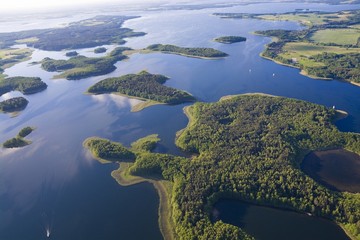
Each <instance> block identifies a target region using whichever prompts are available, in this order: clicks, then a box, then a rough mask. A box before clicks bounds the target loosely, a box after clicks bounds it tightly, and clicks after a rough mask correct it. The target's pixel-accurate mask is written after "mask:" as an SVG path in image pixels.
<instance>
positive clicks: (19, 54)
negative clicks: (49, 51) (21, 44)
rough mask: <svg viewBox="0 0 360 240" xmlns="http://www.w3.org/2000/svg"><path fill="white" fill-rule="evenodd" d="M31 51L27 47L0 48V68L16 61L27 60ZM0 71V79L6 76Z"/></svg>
mask: <svg viewBox="0 0 360 240" xmlns="http://www.w3.org/2000/svg"><path fill="white" fill-rule="evenodd" d="M32 52H33V51H32V50H30V49H29V48H7V49H0V68H1V69H3V70H4V69H6V68H10V67H12V66H14V65H15V64H17V63H20V62H23V61H27V60H29V59H30V56H31V54H32ZM1 72H2V71H0V80H1V79H4V78H5V77H6V76H5V75H4V74H2V73H1Z"/></svg>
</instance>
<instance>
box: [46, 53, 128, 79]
mask: <svg viewBox="0 0 360 240" xmlns="http://www.w3.org/2000/svg"><path fill="white" fill-rule="evenodd" d="M128 50H131V48H127V47H117V48H115V49H114V50H113V51H111V52H110V53H109V54H108V55H107V56H105V57H98V58H89V57H85V56H75V57H72V58H70V59H68V60H55V59H51V58H44V59H43V60H42V61H41V67H42V68H43V69H44V70H46V71H48V72H63V73H61V74H59V75H57V76H55V78H66V79H67V80H79V79H82V78H87V77H93V76H100V75H105V74H108V73H111V72H112V71H114V70H115V69H116V67H115V66H114V64H115V63H116V62H118V61H121V60H124V59H127V58H128V57H127V56H126V55H124V54H123V52H124V51H128Z"/></svg>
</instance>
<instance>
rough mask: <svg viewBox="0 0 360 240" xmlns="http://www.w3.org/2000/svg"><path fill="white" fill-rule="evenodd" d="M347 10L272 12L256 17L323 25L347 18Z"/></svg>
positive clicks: (307, 24)
mask: <svg viewBox="0 0 360 240" xmlns="http://www.w3.org/2000/svg"><path fill="white" fill-rule="evenodd" d="M348 16H349V13H348V12H340V13H330V14H318V13H296V14H274V15H259V16H257V18H260V19H264V20H268V21H294V22H300V23H301V24H303V25H306V26H310V27H311V26H314V25H323V24H326V23H327V22H328V21H329V20H331V21H343V20H347V18H348Z"/></svg>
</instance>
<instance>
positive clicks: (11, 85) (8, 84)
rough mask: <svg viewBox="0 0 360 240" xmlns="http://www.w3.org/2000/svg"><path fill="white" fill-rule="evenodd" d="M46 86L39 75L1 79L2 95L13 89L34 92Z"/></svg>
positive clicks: (0, 93)
mask: <svg viewBox="0 0 360 240" xmlns="http://www.w3.org/2000/svg"><path fill="white" fill-rule="evenodd" d="M46 88H47V85H46V83H44V82H43V81H41V78H38V77H10V78H5V79H2V80H0V96H1V95H3V94H5V93H7V92H11V91H19V92H21V93H23V94H34V93H38V92H41V91H43V90H45V89H46Z"/></svg>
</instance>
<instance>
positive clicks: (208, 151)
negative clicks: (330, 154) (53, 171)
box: [112, 95, 360, 239]
mask: <svg viewBox="0 0 360 240" xmlns="http://www.w3.org/2000/svg"><path fill="white" fill-rule="evenodd" d="M185 112H186V114H187V116H188V117H189V123H188V126H187V127H186V128H185V129H184V130H182V131H180V132H179V133H178V134H177V136H178V137H177V139H176V144H177V146H179V147H180V148H181V149H183V150H184V151H187V152H190V153H193V154H194V155H193V157H192V158H191V159H187V158H182V157H175V156H171V155H167V154H157V153H151V152H150V151H145V150H143V151H142V150H140V151H139V150H137V151H135V150H132V149H128V150H129V151H131V152H133V153H134V154H135V156H136V159H135V161H134V163H126V164H124V163H121V167H120V168H119V170H116V171H114V172H113V173H112V176H113V177H114V178H115V179H116V180H117V181H118V182H119V183H120V184H123V185H129V184H132V183H137V182H140V181H145V180H147V181H150V182H152V183H154V184H155V186H156V187H157V190H158V192H159V195H160V205H161V206H160V208H159V213H160V221H159V223H160V228H161V232H162V234H163V236H164V237H165V239H252V237H251V236H249V235H248V234H247V233H245V232H244V231H243V230H241V229H240V228H238V227H235V226H232V225H229V224H225V223H223V222H221V221H217V222H211V220H210V215H211V214H210V211H211V209H212V206H213V205H214V204H215V203H216V202H217V201H219V200H220V199H222V198H227V199H229V198H230V199H236V200H242V201H246V202H249V203H255V204H260V205H265V206H271V207H278V208H283V209H289V210H293V211H297V212H302V213H310V214H312V215H314V216H319V217H324V218H328V219H331V220H333V221H335V222H337V223H338V224H341V226H342V227H343V228H345V229H346V230H347V233H348V234H351V235H352V237H354V238H359V237H360V236H359V232H360V195H359V194H352V193H347V192H334V191H331V190H329V189H327V188H326V187H324V186H322V185H320V184H319V183H317V182H316V181H314V180H313V179H312V178H310V177H309V176H307V175H306V174H304V173H303V172H302V171H301V169H300V167H299V166H300V163H301V162H302V160H303V159H304V156H305V155H306V154H307V153H309V152H310V151H313V150H320V149H322V150H324V149H335V148H336V149H340V148H344V149H347V150H349V151H352V152H354V153H357V154H360V135H359V134H355V133H344V132H340V131H339V130H338V129H337V128H336V126H335V125H334V124H333V121H334V120H335V119H336V118H337V112H336V111H335V110H333V109H328V108H326V107H323V106H320V105H316V104H312V103H308V102H304V101H299V100H294V99H286V98H281V97H271V96H262V95H240V96H231V97H226V98H223V99H222V100H220V101H219V102H217V103H195V104H194V105H192V106H190V107H186V108H185ZM157 184H158V185H157ZM161 186H163V187H161ZM164 186H165V187H164ZM170 199H171V200H170Z"/></svg>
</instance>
